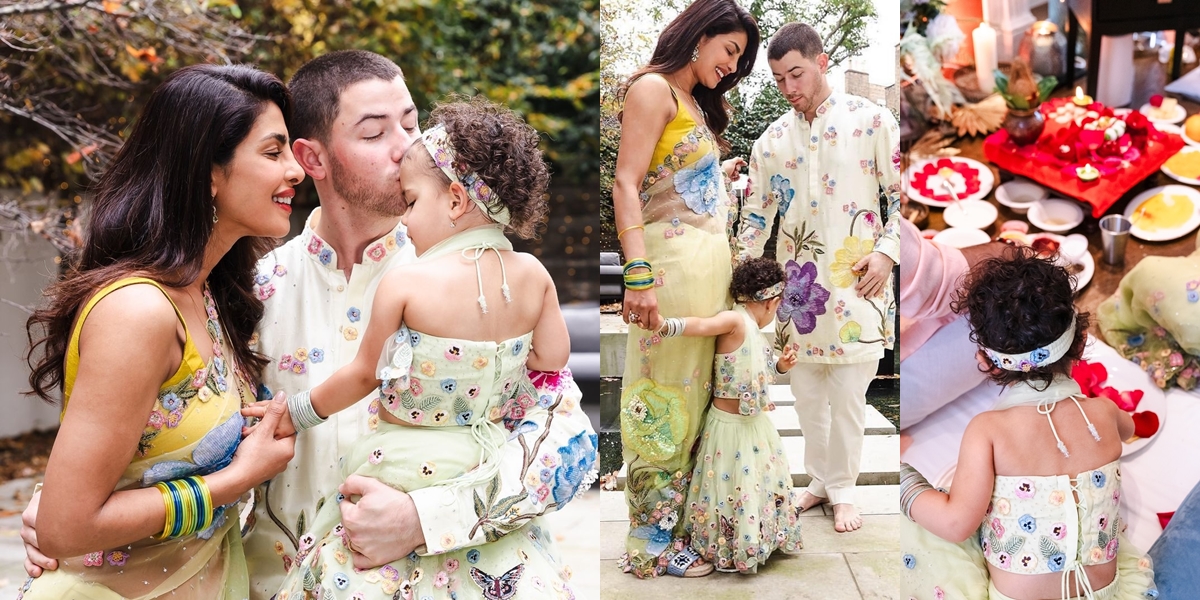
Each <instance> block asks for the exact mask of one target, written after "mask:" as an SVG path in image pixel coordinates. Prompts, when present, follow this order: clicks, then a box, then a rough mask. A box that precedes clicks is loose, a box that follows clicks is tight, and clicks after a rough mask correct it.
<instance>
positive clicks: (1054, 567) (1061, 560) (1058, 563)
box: [1046, 552, 1067, 573]
mask: <svg viewBox="0 0 1200 600" xmlns="http://www.w3.org/2000/svg"><path fill="white" fill-rule="evenodd" d="M1066 563H1067V557H1066V555H1064V554H1063V553H1062V552H1056V553H1054V554H1051V555H1050V556H1048V557H1047V558H1046V568H1048V569H1050V572H1051V573H1057V572H1059V571H1061V570H1062V569H1063V566H1064V565H1065V564H1066Z"/></svg>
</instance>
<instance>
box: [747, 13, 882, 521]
mask: <svg viewBox="0 0 1200 600" xmlns="http://www.w3.org/2000/svg"><path fill="white" fill-rule="evenodd" d="M767 61H768V64H769V65H770V67H771V73H772V74H773V75H774V77H775V85H776V86H777V87H778V88H779V91H780V92H781V93H782V94H783V96H784V97H785V98H786V99H787V100H788V103H789V104H791V105H792V108H793V109H794V110H791V111H788V112H787V113H786V114H784V115H783V116H781V117H780V118H779V119H777V120H776V121H775V122H774V123H772V124H771V125H770V126H769V127H768V128H767V130H766V131H765V132H764V133H763V135H762V137H760V138H759V139H758V141H756V142H755V144H754V151H753V153H752V155H751V158H750V188H749V194H748V197H747V199H746V202H745V205H744V206H743V208H742V214H741V217H742V218H741V226H740V229H739V232H738V236H737V247H738V259H739V260H744V259H746V258H751V257H756V256H760V255H762V251H763V245H764V243H765V242H766V241H767V238H768V237H770V236H769V233H770V231H769V227H768V224H769V223H773V222H774V221H775V217H776V215H777V214H778V215H779V217H780V224H779V239H778V242H777V246H776V250H777V258H778V259H779V262H780V263H782V264H783V265H784V269H785V271H786V273H787V283H786V286H787V288H786V291H785V292H784V302H783V305H782V306H781V307H780V309H779V312H778V314H777V322H776V346H777V347H779V348H782V347H784V346H785V345H788V346H791V347H792V348H794V349H796V351H797V355H798V356H799V359H800V364H798V365H797V366H796V368H795V369H794V370H793V371H792V375H791V387H792V393H793V394H794V395H795V397H796V404H795V408H796V413H797V414H798V415H799V417H800V428H801V429H802V430H803V431H804V441H805V452H804V454H805V456H804V465H805V469H806V470H807V472H808V473H809V474H810V475H811V476H812V482H811V483H810V484H809V486H808V489H807V490H806V491H805V492H804V493H803V494H802V495H801V498H800V506H801V507H802V508H804V509H808V508H812V507H813V506H816V505H818V504H822V503H824V502H830V503H832V504H833V510H834V529H835V530H837V531H839V532H846V531H853V530H855V529H858V528H859V527H861V526H862V518H861V517H860V516H859V513H858V510H857V509H856V508H855V507H854V485H855V481H856V480H857V479H858V471H859V462H860V459H861V457H862V443H863V429H864V422H865V420H866V392H867V386H868V385H869V384H870V382H871V380H872V379H873V378H874V376H875V372H876V370H877V367H878V363H879V359H880V358H882V357H883V352H884V350H885V349H887V348H891V347H892V345H893V343H894V340H895V337H894V332H893V322H894V320H895V307H896V304H895V301H894V300H893V298H892V293H891V284H890V278H891V272H892V267H893V266H894V265H895V264H896V262H897V260H898V258H899V253H900V248H899V238H898V233H897V229H896V221H897V217H898V215H897V213H898V210H899V204H900V165H899V160H900V149H899V146H898V140H899V129H898V127H897V125H896V120H895V119H894V118H893V117H892V115H891V113H890V112H888V111H887V110H886V109H885V108H883V107H880V106H876V105H875V104H873V103H871V102H868V101H866V100H864V99H862V98H858V97H855V96H851V95H847V94H840V93H833V91H832V89H831V88H830V87H829V83H828V81H826V79H825V71H826V68H827V67H828V64H829V56H828V55H827V54H825V53H824V52H823V51H822V46H821V37H820V35H818V34H817V32H816V31H815V30H814V29H813V28H812V27H810V26H808V25H804V24H801V23H789V24H787V25H784V26H783V27H782V28H781V29H780V30H779V32H778V33H776V34H775V37H774V38H772V39H771V42H770V44H769V45H768V47H767ZM881 189H882V190H883V191H884V192H885V193H886V195H887V199H888V202H887V209H886V215H882V216H881V215H880V214H879V211H878V210H876V207H877V206H878V204H879V197H880V190H881Z"/></svg>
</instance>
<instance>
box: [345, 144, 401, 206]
mask: <svg viewBox="0 0 1200 600" xmlns="http://www.w3.org/2000/svg"><path fill="white" fill-rule="evenodd" d="M329 162H330V164H329V174H330V177H331V179H332V181H331V183H333V191H335V192H337V194H338V195H339V196H341V197H342V199H343V200H345V201H346V202H347V203H349V204H351V205H353V206H355V207H357V208H360V209H362V210H366V211H369V212H372V213H374V214H376V215H379V216H381V217H399V216H400V215H401V214H403V212H404V211H403V209H402V203H401V202H397V201H396V199H395V198H396V196H397V195H398V194H400V183H399V182H396V187H395V190H393V191H392V192H390V193H389V192H384V191H381V190H378V189H375V188H373V187H372V186H371V185H370V184H369V183H368V182H367V181H366V180H364V179H363V178H361V177H359V176H357V175H352V174H351V173H350V170H349V169H347V168H346V167H345V165H343V164H342V163H341V161H339V160H338V158H337V157H336V156H333V155H331V156H330V161H329Z"/></svg>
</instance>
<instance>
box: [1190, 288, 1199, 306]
mask: <svg viewBox="0 0 1200 600" xmlns="http://www.w3.org/2000/svg"><path fill="white" fill-rule="evenodd" d="M1188 302H1191V303H1193V304H1194V303H1196V302H1200V293H1196V290H1191V291H1189V292H1188Z"/></svg>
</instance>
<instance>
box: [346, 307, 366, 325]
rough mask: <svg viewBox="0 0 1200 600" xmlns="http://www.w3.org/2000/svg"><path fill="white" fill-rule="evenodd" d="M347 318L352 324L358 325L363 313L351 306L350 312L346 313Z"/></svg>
mask: <svg viewBox="0 0 1200 600" xmlns="http://www.w3.org/2000/svg"><path fill="white" fill-rule="evenodd" d="M346 318H347V319H350V322H351V323H357V322H358V320H359V319H360V318H362V311H360V310H358V309H357V308H354V307H353V306H351V307H350V310H348V311H346Z"/></svg>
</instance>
